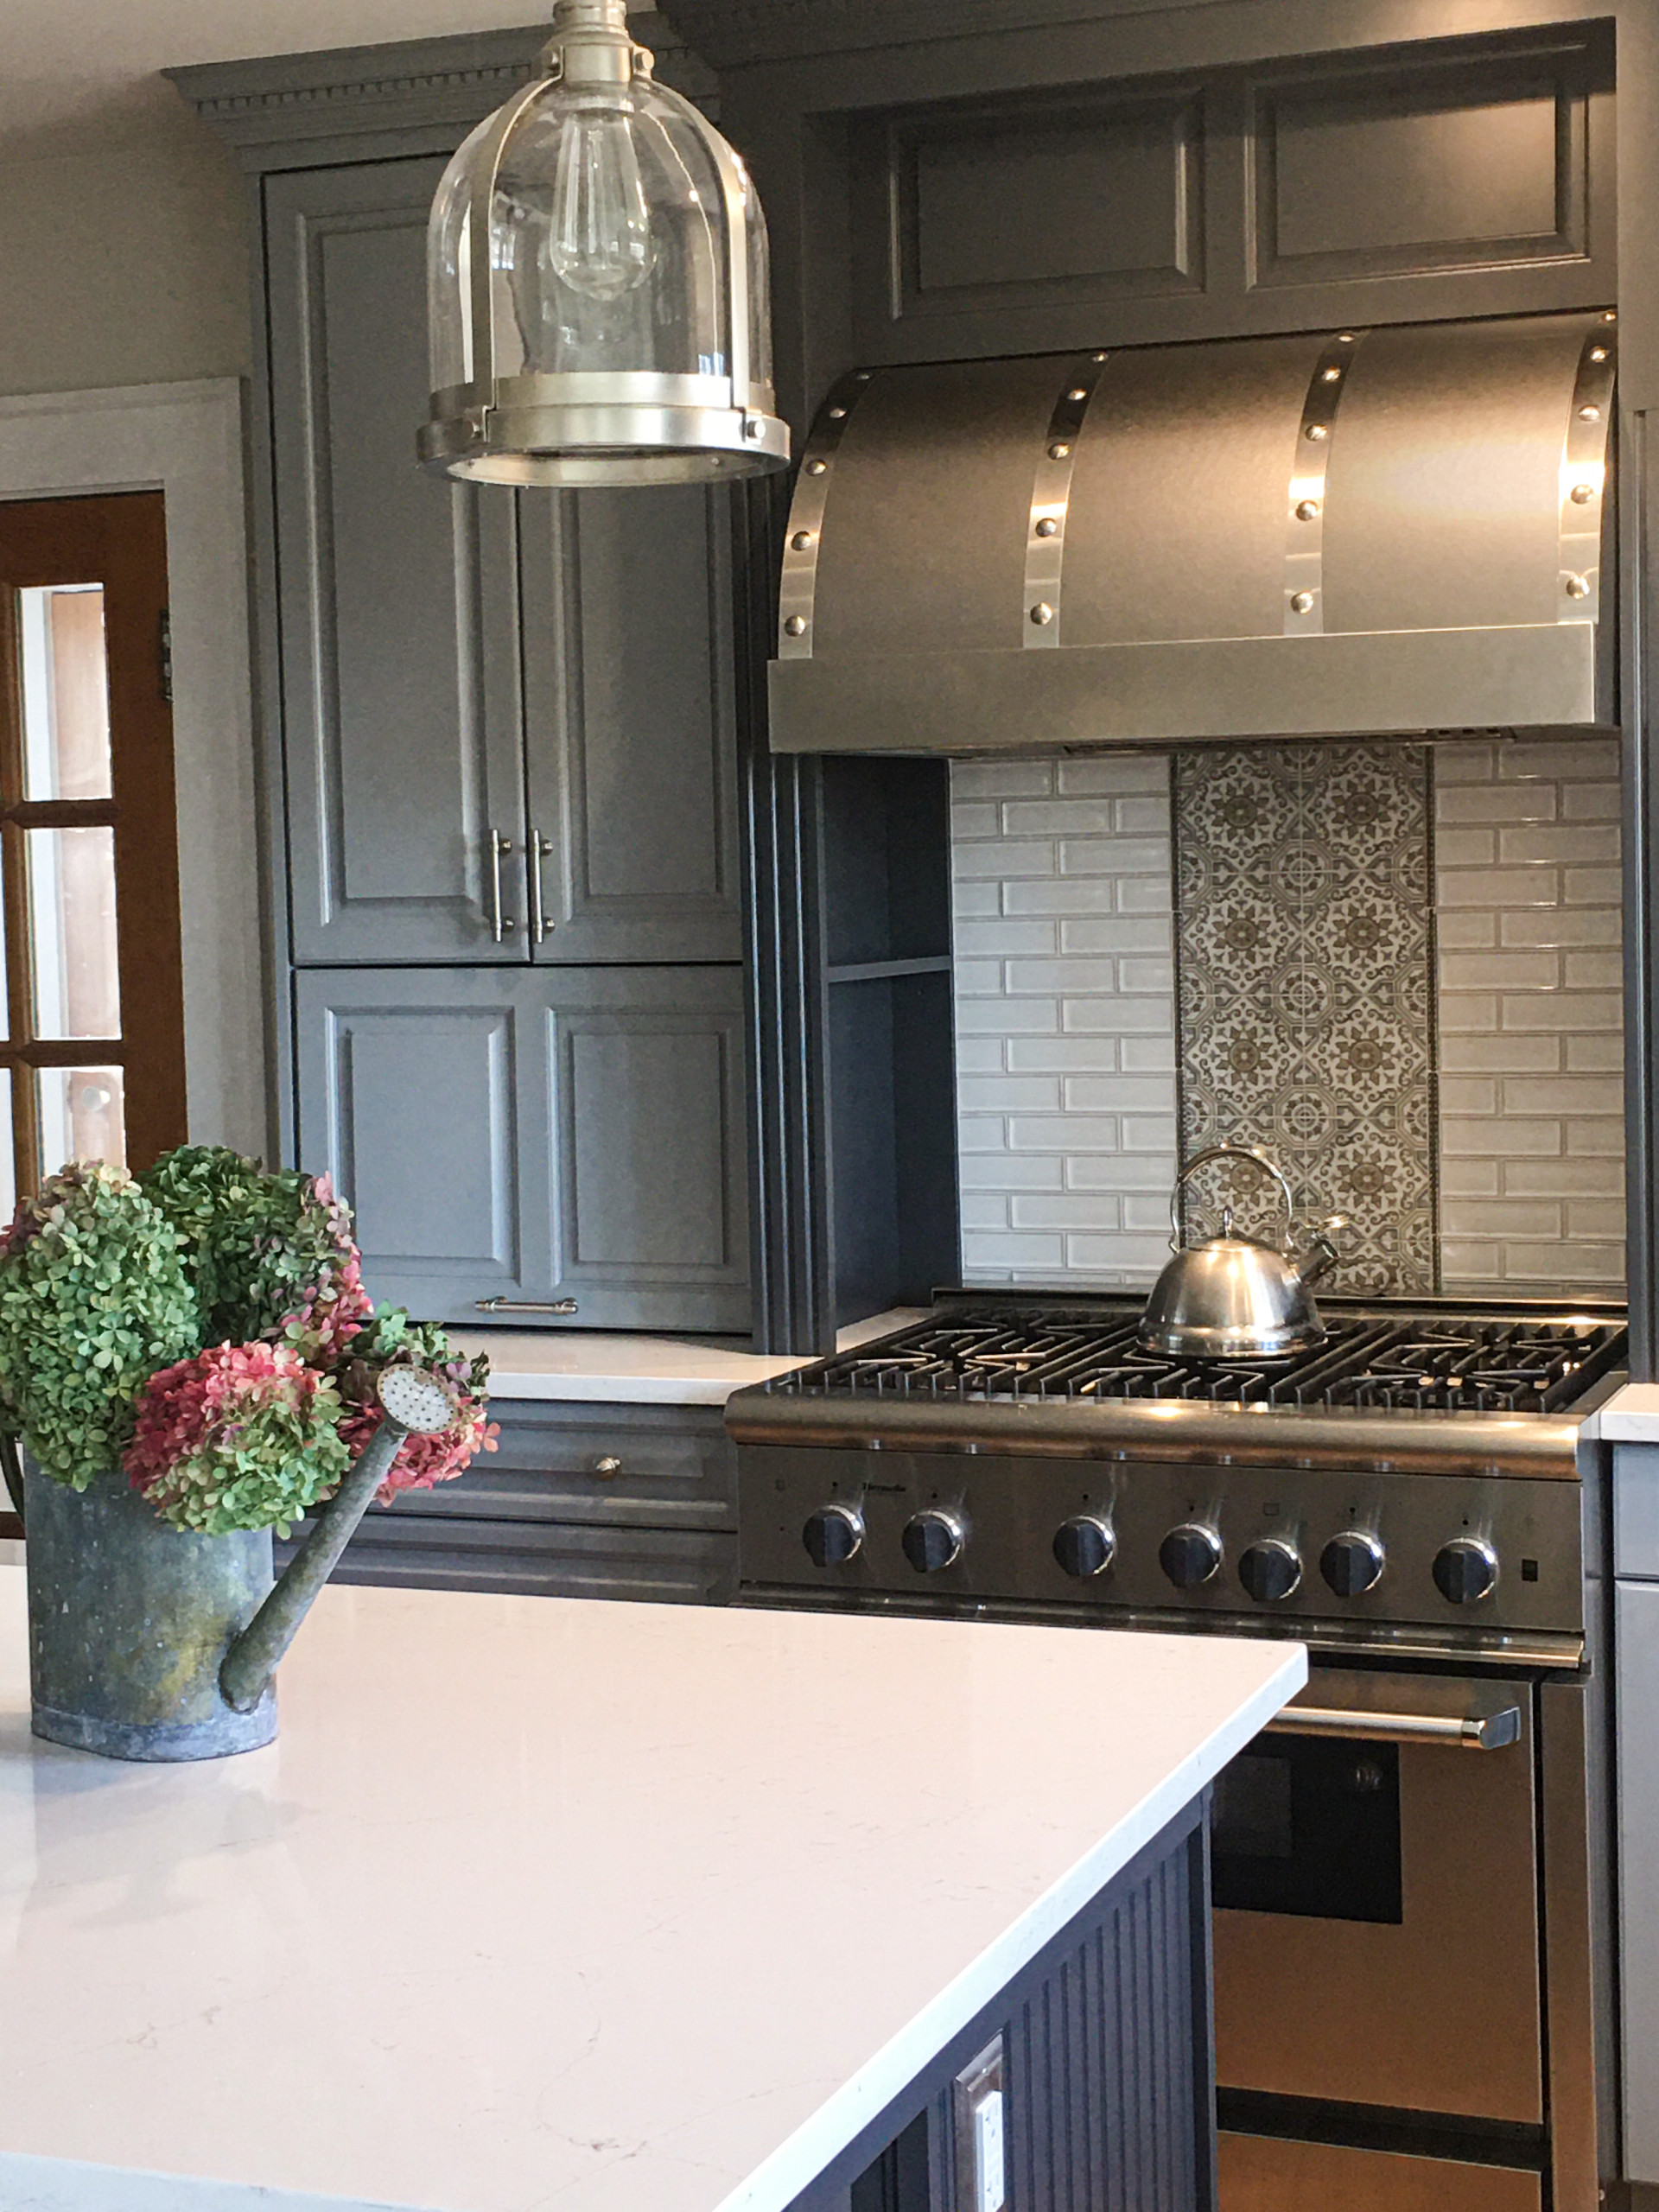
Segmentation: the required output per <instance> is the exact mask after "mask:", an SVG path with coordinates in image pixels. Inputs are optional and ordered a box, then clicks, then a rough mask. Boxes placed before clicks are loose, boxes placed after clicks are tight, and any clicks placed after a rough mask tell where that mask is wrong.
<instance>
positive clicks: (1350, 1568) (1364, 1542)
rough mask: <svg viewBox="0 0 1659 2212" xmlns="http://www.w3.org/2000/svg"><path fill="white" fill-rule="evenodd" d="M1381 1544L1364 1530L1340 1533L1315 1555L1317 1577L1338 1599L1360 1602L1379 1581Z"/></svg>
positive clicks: (1381, 1559) (1381, 1576) (1380, 1577)
mask: <svg viewBox="0 0 1659 2212" xmlns="http://www.w3.org/2000/svg"><path fill="white" fill-rule="evenodd" d="M1319 1573H1321V1574H1322V1575H1323V1576H1324V1577H1325V1580H1326V1581H1327V1582H1328V1583H1329V1584H1330V1585H1331V1587H1332V1589H1333V1590H1334V1591H1335V1592H1336V1593H1337V1595H1338V1598H1363V1596H1364V1595H1365V1592H1367V1591H1368V1590H1375V1589H1376V1586H1377V1584H1378V1583H1379V1582H1380V1581H1381V1580H1383V1547H1382V1545H1381V1543H1379V1542H1378V1541H1377V1539H1376V1537H1375V1536H1373V1535H1370V1532H1369V1531H1368V1530H1366V1529H1344V1530H1343V1532H1342V1534H1341V1535H1339V1536H1332V1539H1331V1541H1330V1542H1329V1543H1328V1544H1327V1545H1326V1546H1325V1549H1324V1550H1323V1551H1322V1552H1321V1553H1320V1554H1319Z"/></svg>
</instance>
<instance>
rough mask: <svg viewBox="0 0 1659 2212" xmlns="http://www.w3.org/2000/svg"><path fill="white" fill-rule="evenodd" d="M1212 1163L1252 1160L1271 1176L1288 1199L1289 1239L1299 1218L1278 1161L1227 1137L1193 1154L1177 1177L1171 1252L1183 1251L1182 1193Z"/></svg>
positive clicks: (1172, 1205) (1171, 1205) (1171, 1206)
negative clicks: (1292, 1227) (1190, 1181)
mask: <svg viewBox="0 0 1659 2212" xmlns="http://www.w3.org/2000/svg"><path fill="white" fill-rule="evenodd" d="M1211 1160H1253V1161H1254V1162H1255V1165H1256V1166H1258V1167H1260V1168H1262V1169H1263V1170H1264V1171H1265V1172H1266V1173H1268V1174H1269V1175H1271V1176H1272V1178H1273V1179H1274V1182H1275V1183H1276V1184H1277V1185H1279V1188H1280V1189H1281V1191H1282V1192H1284V1198H1285V1234H1286V1236H1289V1234H1290V1230H1291V1224H1293V1223H1294V1220H1295V1218H1296V1200H1295V1198H1294V1196H1293V1195H1292V1192H1291V1187H1290V1185H1289V1182H1288V1181H1287V1179H1286V1176H1285V1171H1284V1169H1283V1168H1282V1167H1281V1166H1280V1165H1279V1163H1278V1161H1277V1160H1274V1159H1271V1158H1270V1157H1269V1156H1268V1154H1266V1153H1265V1152H1263V1151H1262V1149H1261V1147H1259V1146H1257V1145H1253V1144H1231V1143H1230V1142H1229V1141H1228V1140H1227V1139H1226V1138H1225V1137H1224V1138H1223V1139H1222V1141H1221V1142H1220V1143H1219V1144H1211V1145H1206V1146H1205V1148H1204V1150H1203V1151H1202V1152H1198V1153H1194V1154H1193V1155H1192V1159H1191V1160H1188V1161H1187V1163H1186V1165H1185V1167H1183V1168H1182V1170H1181V1172H1180V1173H1179V1175H1178V1176H1177V1177H1176V1178H1175V1187H1174V1189H1173V1191H1172V1192H1170V1194H1169V1249H1170V1250H1171V1251H1172V1252H1179V1250H1180V1249H1181V1192H1183V1191H1184V1190H1185V1188H1186V1185H1187V1183H1188V1181H1189V1180H1190V1179H1191V1178H1192V1176H1193V1175H1195V1174H1196V1173H1198V1169H1199V1168H1200V1167H1207V1166H1209V1164H1210V1162H1211Z"/></svg>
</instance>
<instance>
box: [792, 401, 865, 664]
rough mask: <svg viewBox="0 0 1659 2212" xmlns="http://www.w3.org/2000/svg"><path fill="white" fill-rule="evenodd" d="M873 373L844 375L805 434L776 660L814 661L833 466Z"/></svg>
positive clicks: (795, 497)
mask: <svg viewBox="0 0 1659 2212" xmlns="http://www.w3.org/2000/svg"><path fill="white" fill-rule="evenodd" d="M871 374H872V372H871V371H870V370H868V369H855V370H854V372H853V373H852V374H851V375H850V376H845V377H842V378H841V380H840V382H839V383H838V384H836V385H834V386H833V387H832V388H831V390H830V392H829V397H828V398H827V399H826V400H825V401H824V403H823V406H822V407H821V408H820V409H819V410H818V415H817V421H816V422H815V423H813V425H812V428H811V429H810V431H809V433H808V434H807V441H806V450H805V452H804V454H802V455H801V473H800V474H799V475H798V477H797V478H796V480H795V496H794V498H793V499H791V501H790V503H789V530H788V532H787V534H786V535H785V539H784V567H783V575H782V579H781V582H779V589H778V658H779V660H810V659H811V658H812V618H813V610H814V603H815V601H816V600H817V589H818V549H819V546H820V544H821V543H822V542H823V510H824V503H825V501H826V500H827V499H829V484H830V480H831V478H832V477H833V476H834V474H835V469H834V467H833V463H834V461H835V456H836V448H837V447H838V446H839V445H840V443H841V440H842V432H843V431H844V430H845V429H846V428H847V423H848V418H849V416H850V415H851V414H852V411H853V409H854V407H855V404H857V401H858V399H859V397H860V395H861V393H862V392H864V391H867V390H868V387H869V384H870V379H871Z"/></svg>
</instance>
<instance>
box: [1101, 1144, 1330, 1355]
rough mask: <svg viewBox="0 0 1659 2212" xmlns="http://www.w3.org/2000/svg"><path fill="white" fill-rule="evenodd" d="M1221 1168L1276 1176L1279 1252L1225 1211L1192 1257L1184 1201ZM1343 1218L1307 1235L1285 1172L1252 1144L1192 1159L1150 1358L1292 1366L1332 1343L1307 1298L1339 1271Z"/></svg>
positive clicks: (1152, 1321)
mask: <svg viewBox="0 0 1659 2212" xmlns="http://www.w3.org/2000/svg"><path fill="white" fill-rule="evenodd" d="M1212 1160H1250V1161H1252V1162H1253V1163H1254V1164H1255V1166H1257V1167H1260V1168H1262V1170H1263V1171H1264V1172H1265V1173H1268V1174H1269V1175H1271V1176H1272V1177H1273V1179H1274V1182H1275V1183H1277V1184H1278V1185H1279V1188H1280V1189H1281V1191H1282V1192H1284V1198H1285V1229H1284V1235H1283V1237H1282V1238H1281V1242H1280V1243H1279V1245H1278V1247H1277V1249H1275V1248H1274V1246H1273V1245H1271V1244H1264V1243H1262V1242H1260V1240H1259V1239H1257V1238H1256V1237H1254V1236H1236V1235H1235V1234H1234V1231H1233V1211H1232V1208H1231V1207H1230V1206H1228V1207H1226V1208H1224V1211H1223V1213H1222V1217H1221V1234H1220V1236H1211V1237H1209V1238H1208V1239H1206V1241H1205V1243H1202V1244H1193V1245H1190V1246H1188V1247H1186V1248H1185V1249H1183V1247H1182V1243H1181V1224H1180V1201H1181V1192H1182V1191H1183V1190H1184V1189H1185V1187H1186V1185H1187V1183H1188V1181H1189V1180H1190V1179H1191V1178H1192V1176H1193V1175H1194V1174H1195V1173H1197V1171H1198V1169H1199V1168H1200V1167H1204V1166H1208V1165H1209V1164H1210V1162H1211V1161H1212ZM1344 1225H1345V1224H1344V1217H1343V1216H1342V1215H1341V1214H1334V1215H1332V1217H1331V1219H1330V1220H1328V1221H1325V1222H1321V1223H1320V1224H1318V1226H1317V1227H1307V1228H1304V1226H1303V1224H1300V1222H1299V1221H1298V1220H1297V1218H1296V1202H1295V1200H1294V1198H1293V1197H1292V1195H1291V1189H1290V1185H1289V1184H1288V1182H1287V1180H1286V1179H1285V1175H1284V1171H1283V1170H1282V1168H1281V1167H1280V1166H1279V1165H1278V1163H1277V1162H1276V1161H1275V1160H1271V1159H1269V1158H1268V1154H1266V1153H1265V1152H1262V1151H1259V1150H1258V1149H1257V1148H1256V1147H1255V1145H1246V1144H1228V1143H1222V1144H1217V1145H1211V1146H1209V1147H1207V1148H1206V1149H1205V1151H1203V1152H1201V1153H1198V1154H1197V1155H1196V1156H1195V1157H1194V1158H1193V1159H1192V1160H1188V1162H1187V1164H1186V1166H1185V1167H1184V1168H1183V1169H1182V1171H1181V1173H1180V1174H1179V1176H1178V1177H1177V1178H1176V1180H1175V1187H1174V1189H1173V1191H1172V1192H1170V1198H1169V1249H1170V1250H1171V1251H1172V1252H1173V1254H1174V1255H1175V1256H1174V1258H1173V1260H1171V1261H1170V1262H1169V1263H1168V1265H1167V1266H1166V1268H1165V1269H1164V1271H1163V1273H1162V1274H1160V1276H1159V1278H1158V1280H1157V1281H1156V1283H1154V1286H1153V1291H1152V1295H1151V1297H1150V1298H1149V1299H1148V1300H1147V1310H1146V1312H1145V1313H1143V1314H1142V1315H1141V1325H1140V1331H1139V1335H1140V1338H1141V1343H1142V1344H1144V1345H1145V1346H1146V1348H1147V1351H1160V1352H1169V1353H1174V1354H1177V1355H1179V1356H1181V1357H1185V1358H1189V1359H1288V1358H1289V1357H1291V1356H1292V1355H1293V1354H1294V1353H1296V1352H1299V1351H1308V1350H1309V1349H1310V1347H1311V1346H1313V1345H1314V1344H1319V1342H1320V1341H1321V1339H1322V1338H1323V1337H1324V1335H1325V1330H1324V1327H1323V1325H1321V1323H1320V1320H1319V1312H1318V1309H1317V1308H1316V1306H1314V1303H1313V1298H1312V1297H1311V1295H1310V1292H1311V1290H1312V1288H1313V1285H1314V1284H1315V1283H1316V1282H1317V1281H1319V1277H1320V1276H1321V1275H1322V1274H1325V1273H1327V1272H1328V1270H1329V1269H1330V1268H1332V1267H1334V1266H1335V1265H1336V1262H1337V1258H1338V1253H1337V1248H1336V1246H1335V1245H1334V1244H1333V1243H1332V1241H1331V1239H1332V1235H1333V1234H1334V1233H1335V1231H1336V1230H1338V1229H1341V1228H1343V1227H1344Z"/></svg>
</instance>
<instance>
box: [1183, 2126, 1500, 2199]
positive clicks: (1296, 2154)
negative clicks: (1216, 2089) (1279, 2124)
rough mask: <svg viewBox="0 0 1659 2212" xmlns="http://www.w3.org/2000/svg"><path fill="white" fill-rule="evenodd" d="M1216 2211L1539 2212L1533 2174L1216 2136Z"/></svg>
mask: <svg viewBox="0 0 1659 2212" xmlns="http://www.w3.org/2000/svg"><path fill="white" fill-rule="evenodd" d="M1220 2148H1221V2194H1220V2204H1221V2212H1541V2205H1542V2202H1543V2185H1542V2183H1541V2180H1540V2178H1539V2177H1538V2176H1537V2175H1536V2174H1533V2173H1522V2172H1517V2171H1515V2170H1514V2169H1513V2168H1510V2167H1504V2166H1476V2165H1469V2164H1465V2162H1464V2161H1463V2160H1461V2159H1456V2158H1406V2157H1402V2155H1401V2154H1400V2153H1399V2152H1393V2151H1354V2150H1348V2149H1344V2148H1341V2147H1339V2146H1338V2145H1335V2144H1332V2143H1287V2142H1283V2141H1281V2140H1280V2139H1278V2138H1277V2137H1275V2136H1270V2135H1230V2134H1224V2135H1223V2136H1222V2138H1221V2145H1220Z"/></svg>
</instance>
